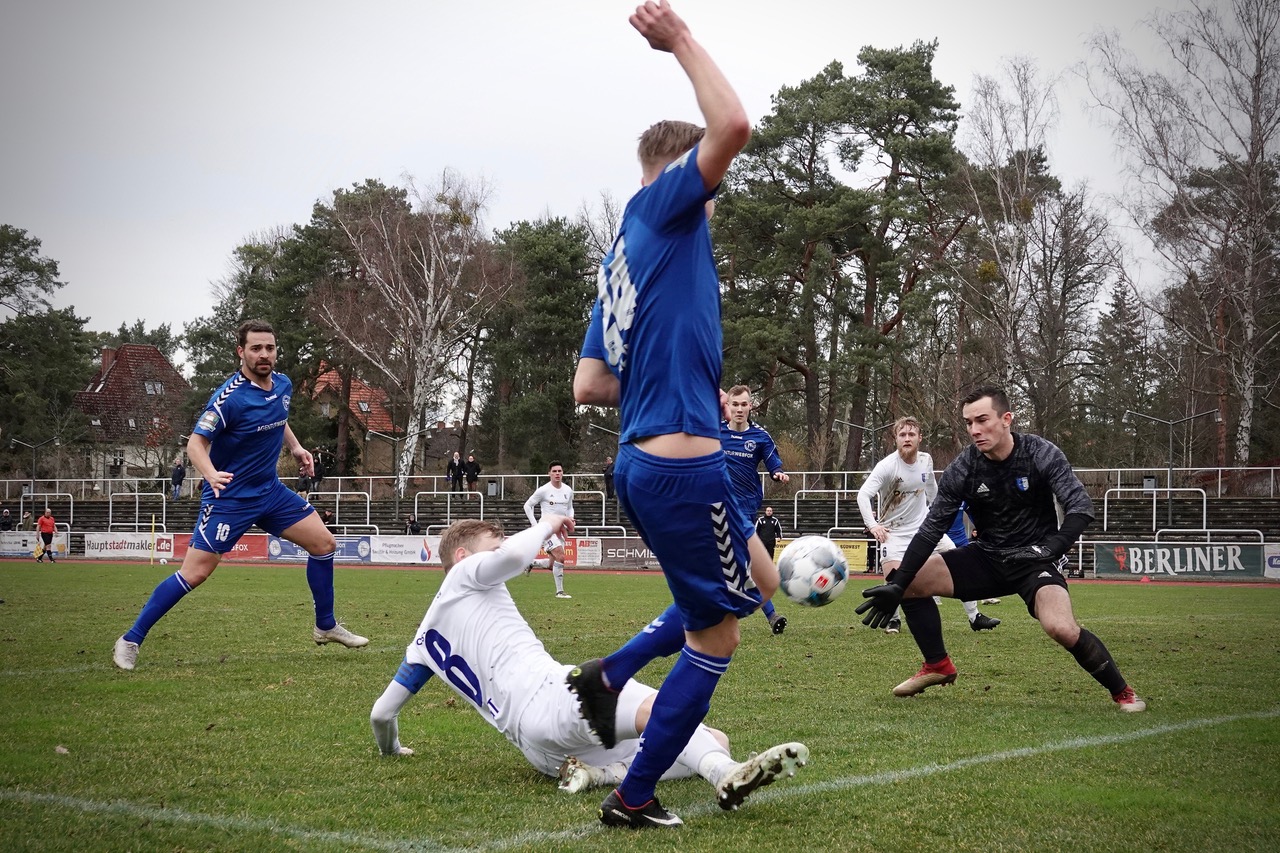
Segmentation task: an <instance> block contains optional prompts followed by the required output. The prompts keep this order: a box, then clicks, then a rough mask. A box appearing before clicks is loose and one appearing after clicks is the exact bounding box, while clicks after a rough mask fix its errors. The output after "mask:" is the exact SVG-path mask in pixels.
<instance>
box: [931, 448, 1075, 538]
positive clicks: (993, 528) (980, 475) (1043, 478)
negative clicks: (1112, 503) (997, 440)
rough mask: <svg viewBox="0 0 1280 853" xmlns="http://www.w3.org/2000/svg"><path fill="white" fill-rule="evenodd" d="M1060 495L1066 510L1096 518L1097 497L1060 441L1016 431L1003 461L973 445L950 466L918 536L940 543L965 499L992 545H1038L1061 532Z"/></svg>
mask: <svg viewBox="0 0 1280 853" xmlns="http://www.w3.org/2000/svg"><path fill="white" fill-rule="evenodd" d="M1055 496H1056V497H1057V499H1058V502H1059V503H1061V504H1062V509H1063V513H1064V514H1065V515H1071V514H1073V513H1074V514H1079V515H1084V516H1087V517H1088V518H1089V519H1091V520H1092V519H1093V501H1092V500H1090V498H1089V495H1088V493H1087V492H1085V490H1084V485H1083V484H1082V483H1081V482H1080V480H1079V479H1078V478H1077V477H1076V475H1075V472H1074V471H1072V470H1071V464H1070V463H1069V462H1067V457H1066V454H1064V453H1063V452H1062V451H1061V450H1060V449H1059V448H1058V446H1057V445H1055V444H1054V443H1053V442H1051V441H1047V440H1046V439H1043V438H1041V437H1040V436H1038V435H1022V434H1020V433H1016V432H1015V433H1013V452H1012V453H1010V454H1009V456H1008V458H1006V459H1004V460H1003V461H1001V462H995V461H992V460H991V459H988V458H987V457H986V456H984V455H982V453H981V451H979V450H978V449H977V448H976V447H974V446H973V445H969V447H967V448H965V449H964V451H963V452H961V454H960V455H959V456H957V457H956V459H955V461H954V462H952V463H951V464H950V465H948V466H947V469H946V470H945V471H943V472H942V477H941V478H939V480H938V496H937V497H936V498H934V500H933V503H932V504H931V505H930V507H929V515H928V517H927V518H926V519H925V521H924V523H923V524H922V525H920V530H919V531H918V532H917V533H916V536H915V539H916V540H920V539H924V541H925V542H927V543H928V544H929V546H930V548H932V547H933V545H936V544H937V543H938V541H939V540H940V539H941V538H942V534H944V533H946V532H947V528H949V527H950V526H951V523H952V521H954V520H955V517H956V512H958V511H959V509H960V506H961V504H966V506H965V511H966V512H967V513H969V518H970V519H971V520H972V521H973V527H974V529H975V530H976V531H977V534H978V538H977V544H979V545H982V546H983V547H987V548H1016V547H1019V546H1023V545H1038V544H1040V543H1042V542H1044V541H1045V540H1046V539H1048V538H1049V537H1050V536H1052V535H1053V534H1054V533H1056V532H1057V531H1058V515H1057V512H1056V510H1055V509H1054V505H1053V500H1054V497H1055Z"/></svg>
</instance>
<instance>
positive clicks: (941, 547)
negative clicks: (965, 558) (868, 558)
mask: <svg viewBox="0 0 1280 853" xmlns="http://www.w3.org/2000/svg"><path fill="white" fill-rule="evenodd" d="M915 535H916V532H915V531H914V530H912V531H911V532H910V533H908V532H907V531H905V530H901V531H899V530H890V531H889V538H888V539H886V540H885V541H884V543H883V544H881V546H880V561H881V562H898V563H901V562H902V558H903V556H904V555H905V554H906V553H907V546H908V545H910V544H911V540H912V539H913V538H914V537H915ZM955 547H956V545H955V543H954V542H952V541H951V539H950V537H948V536H947V535H946V534H945V533H944V534H943V535H942V538H941V539H940V540H938V544H937V546H935V547H934V549H933V553H935V554H941V553H942V552H943V551H951V550H953V549H954V548H955Z"/></svg>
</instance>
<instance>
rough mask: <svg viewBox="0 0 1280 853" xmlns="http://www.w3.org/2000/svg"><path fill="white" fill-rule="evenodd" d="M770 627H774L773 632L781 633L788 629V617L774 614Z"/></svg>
mask: <svg viewBox="0 0 1280 853" xmlns="http://www.w3.org/2000/svg"><path fill="white" fill-rule="evenodd" d="M769 627H771V628H773V633H775V634H781V633H782V632H783V631H785V630H787V617H785V616H778V615H776V614H775V615H774V617H773V621H772V622H770V623H769Z"/></svg>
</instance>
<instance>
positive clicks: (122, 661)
mask: <svg viewBox="0 0 1280 853" xmlns="http://www.w3.org/2000/svg"><path fill="white" fill-rule="evenodd" d="M111 662H112V663H114V664H115V665H116V666H118V667H120V668H121V669H125V670H131V669H133V668H134V666H136V665H137V663H138V644H137V643H131V642H129V641H128V640H126V639H125V638H124V637H121V638H120V639H118V640H116V647H115V648H114V649H112V651H111ZM1130 692H1133V691H1130Z"/></svg>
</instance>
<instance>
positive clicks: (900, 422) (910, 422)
mask: <svg viewBox="0 0 1280 853" xmlns="http://www.w3.org/2000/svg"><path fill="white" fill-rule="evenodd" d="M904 426H913V427H915V428H916V432H920V431H921V430H920V422H919V421H918V420H916V419H915V418H913V417H911V415H904V416H903V417H900V418H898V419H897V420H896V421H894V422H893V434H894V435H897V434H898V432H899V431H900V430H901V429H902V428H903V427H904Z"/></svg>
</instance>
